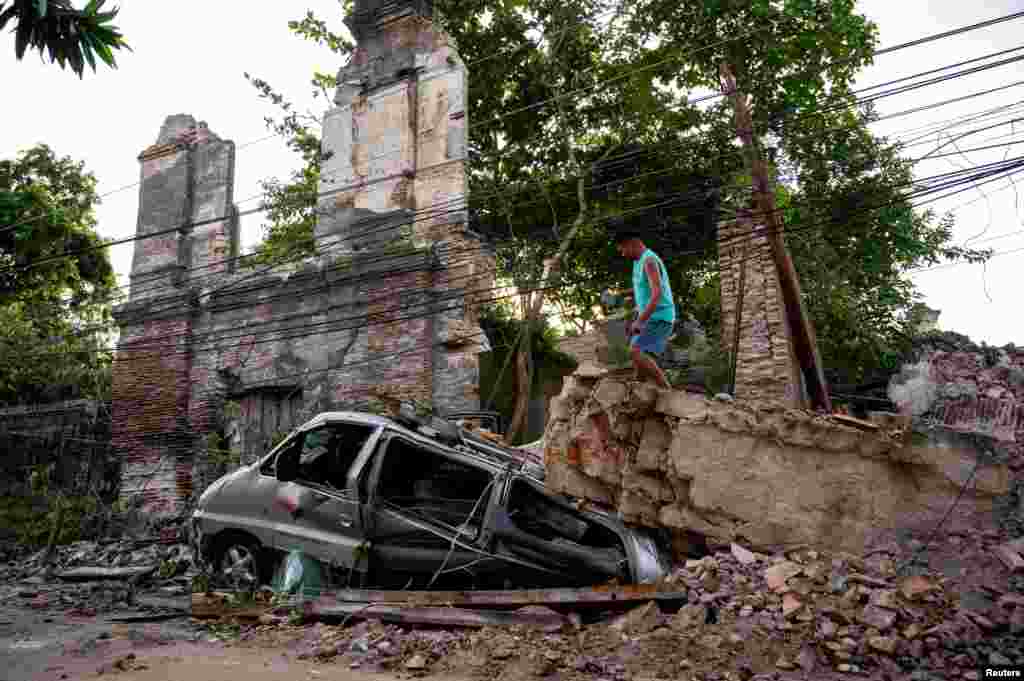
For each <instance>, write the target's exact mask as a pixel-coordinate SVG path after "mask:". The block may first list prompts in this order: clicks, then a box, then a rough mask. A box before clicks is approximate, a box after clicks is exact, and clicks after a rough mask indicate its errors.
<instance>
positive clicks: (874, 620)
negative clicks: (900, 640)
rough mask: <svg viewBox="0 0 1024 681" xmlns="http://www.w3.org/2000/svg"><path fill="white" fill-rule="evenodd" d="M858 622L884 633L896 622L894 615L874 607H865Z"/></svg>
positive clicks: (891, 612)
mask: <svg viewBox="0 0 1024 681" xmlns="http://www.w3.org/2000/svg"><path fill="white" fill-rule="evenodd" d="M860 621H861V622H863V623H864V624H866V625H868V626H869V627H874V628H875V629H878V630H879V631H885V630H886V629H888V628H889V627H891V626H892V625H893V624H894V623H895V622H896V613H895V612H893V611H891V610H886V609H885V608H880V607H878V606H876V605H868V606H865V608H864V612H863V613H861V616H860Z"/></svg>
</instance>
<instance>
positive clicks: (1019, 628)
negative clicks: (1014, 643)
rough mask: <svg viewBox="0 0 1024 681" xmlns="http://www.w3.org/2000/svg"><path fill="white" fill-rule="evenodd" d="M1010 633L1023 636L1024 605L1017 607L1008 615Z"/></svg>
mask: <svg viewBox="0 0 1024 681" xmlns="http://www.w3.org/2000/svg"><path fill="white" fill-rule="evenodd" d="M1009 625H1010V633H1011V634H1024V605H1018V606H1017V607H1016V608H1014V609H1013V614H1011V615H1010V622H1009Z"/></svg>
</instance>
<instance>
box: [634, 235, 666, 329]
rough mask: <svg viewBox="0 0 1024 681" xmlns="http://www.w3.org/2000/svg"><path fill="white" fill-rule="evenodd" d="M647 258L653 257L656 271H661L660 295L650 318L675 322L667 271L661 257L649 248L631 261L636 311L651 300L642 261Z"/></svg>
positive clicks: (638, 311) (641, 309)
mask: <svg viewBox="0 0 1024 681" xmlns="http://www.w3.org/2000/svg"><path fill="white" fill-rule="evenodd" d="M648 258H654V262H656V263H657V264H658V271H659V272H660V273H661V297H660V298H659V299H658V304H657V307H655V308H654V314H652V315H651V319H658V320H661V321H664V322H675V321H676V305H675V302H674V301H673V299H672V285H671V284H670V283H669V281H668V271H667V270H666V269H665V263H663V262H662V261H661V258H659V257H658V255H657V254H656V253H655V252H654V251H652V250H651V249H649V248H648V249H646V250H644V253H643V255H641V256H640V259H639V260H637V261H636V262H634V263H633V294H634V296H635V297H636V306H637V313H638V314H639V313H640V312H643V310H644V308H646V307H647V304H648V303H649V302H650V301H651V286H650V284H649V283H648V281H647V274H646V273H645V272H644V262H645V261H646V260H647V259H648Z"/></svg>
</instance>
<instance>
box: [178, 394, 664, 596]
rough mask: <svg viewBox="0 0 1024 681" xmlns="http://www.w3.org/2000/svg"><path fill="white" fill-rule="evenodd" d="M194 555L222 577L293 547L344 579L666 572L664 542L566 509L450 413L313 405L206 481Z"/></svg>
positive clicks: (369, 582)
mask: <svg viewBox="0 0 1024 681" xmlns="http://www.w3.org/2000/svg"><path fill="white" fill-rule="evenodd" d="M191 523H192V525H191V535H192V538H193V541H194V542H195V544H196V549H197V550H196V555H197V556H199V557H200V560H201V561H203V562H205V563H207V564H208V565H209V566H210V567H211V568H212V572H213V575H214V577H215V578H216V579H218V580H220V581H223V582H227V583H228V584H230V585H234V586H237V587H243V586H245V585H248V586H250V587H252V586H258V585H261V584H266V583H268V582H269V579H270V576H271V573H272V571H273V569H274V566H275V564H276V560H277V559H278V558H280V556H281V555H283V553H284V552H288V551H293V550H299V551H301V552H303V553H304V554H306V555H307V556H309V557H311V558H314V559H316V560H318V561H319V562H320V563H321V564H323V565H324V566H329V567H331V568H333V569H332V570H331V571H330V572H331V573H332V574H335V575H344V576H345V577H346V579H345V584H346V585H347V586H357V585H358V586H377V587H397V588H420V589H422V588H445V587H448V588H451V587H453V586H454V587H457V588H460V589H467V588H526V587H553V586H582V585H588V584H596V583H605V582H608V581H610V580H619V581H620V582H623V583H652V582H655V581H658V580H659V579H661V578H662V577H664V576H666V575H667V572H668V569H669V559H668V555H667V552H666V551H665V549H664V546H663V542H659V541H656V540H655V538H654V537H653V536H652V535H650V534H648V533H647V532H645V531H642V530H637V529H631V528H628V527H626V526H625V525H624V524H623V523H621V522H620V521H619V520H617V519H616V518H615V517H613V516H611V515H608V514H604V513H599V512H594V511H580V510H577V509H576V508H575V507H574V506H573V505H572V503H571V501H570V500H569V499H567V498H564V497H561V496H557V495H553V494H551V493H550V492H548V491H547V490H546V489H545V487H544V484H543V469H542V468H538V467H537V466H535V465H534V466H531V465H529V464H528V463H526V462H525V461H524V459H523V458H522V457H521V456H520V455H519V454H518V453H517V451H516V450H512V449H509V448H505V447H502V446H499V445H497V444H495V443H493V442H491V441H490V440H488V439H485V438H483V437H479V436H477V435H474V433H473V432H472V431H469V430H464V429H462V428H460V427H457V426H455V425H454V424H453V423H451V422H450V421H446V420H442V419H438V418H433V419H428V420H424V419H418V418H415V417H408V416H407V417H406V418H401V419H391V418H385V417H381V416H375V415H371V414H365V413H354V412H330V413H324V414H321V415H319V416H317V417H315V418H313V419H312V420H310V421H309V422H307V423H306V424H304V425H303V426H301V427H300V428H298V429H297V430H296V431H295V432H293V433H292V434H291V435H290V436H289V437H288V438H287V439H286V440H284V441H283V442H282V443H281V444H280V445H278V446H277V447H275V448H274V449H273V450H272V451H271V452H270V453H269V454H267V455H266V456H265V457H264V458H263V459H262V460H260V461H258V462H256V463H254V464H252V465H250V466H246V467H244V468H241V469H239V470H236V471H234V472H233V473H230V474H228V475H225V476H224V477H222V478H220V479H219V480H217V481H216V482H214V483H213V484H212V485H211V486H210V487H209V488H208V489H207V490H206V491H205V492H204V493H203V494H202V496H201V497H200V499H199V502H198V505H197V508H196V510H195V511H194V513H193V516H192V519H191Z"/></svg>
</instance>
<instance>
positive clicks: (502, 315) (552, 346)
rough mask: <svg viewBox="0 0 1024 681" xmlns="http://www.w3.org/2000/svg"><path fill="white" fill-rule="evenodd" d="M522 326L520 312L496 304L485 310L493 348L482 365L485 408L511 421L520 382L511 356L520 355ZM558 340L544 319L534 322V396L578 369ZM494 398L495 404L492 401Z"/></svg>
mask: <svg viewBox="0 0 1024 681" xmlns="http://www.w3.org/2000/svg"><path fill="white" fill-rule="evenodd" d="M522 325H523V323H522V322H521V321H520V320H519V319H518V316H517V313H516V311H515V310H513V309H512V308H511V306H510V305H508V304H502V303H495V304H492V305H488V306H486V307H484V308H482V309H481V312H480V326H481V328H482V329H483V330H484V333H485V334H486V335H487V339H488V341H489V343H490V346H491V348H492V351H491V353H490V359H489V362H486V363H483V364H482V365H481V376H480V384H481V402H482V404H481V406H482V407H483V408H486V409H494V410H496V411H499V412H501V413H502V414H503V415H504V416H505V418H506V419H510V418H511V415H512V413H513V411H514V408H515V404H514V402H515V398H516V396H517V394H518V387H517V385H516V383H517V379H516V376H515V370H514V367H513V366H512V362H513V361H514V359H515V358H514V356H513V357H510V353H513V355H515V354H518V348H517V346H516V341H517V340H518V339H519V333H520V331H521V330H522ZM558 339H559V334H558V331H557V329H555V328H553V327H552V326H551V325H550V324H548V323H547V322H546V321H545V320H544V318H541V319H539V320H537V321H535V322H534V327H533V329H532V333H531V334H530V348H531V356H532V360H533V366H534V367H535V368H536V371H534V372H533V375H532V377H531V385H530V394H531V395H533V394H535V393H536V391H538V390H540V389H541V388H543V386H544V385H545V384H546V383H547V382H549V381H551V380H553V379H557V378H558V377H561V376H562V375H564V374H566V373H569V372H570V371H571V370H573V369H575V368H576V361H575V360H574V359H573V358H572V357H571V356H569V355H567V354H565V353H563V352H561V351H560V350H558ZM506 363H507V364H508V366H507V367H506V368H505V371H504V372H502V367H503V366H505V365H506ZM492 397H493V401H492V402H491V401H489V400H491V398H492ZM506 422H507V421H506Z"/></svg>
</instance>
